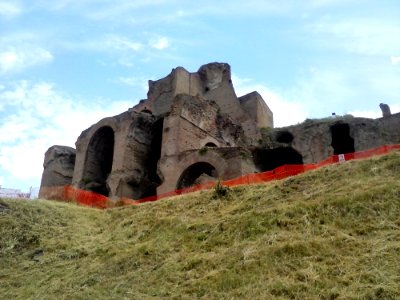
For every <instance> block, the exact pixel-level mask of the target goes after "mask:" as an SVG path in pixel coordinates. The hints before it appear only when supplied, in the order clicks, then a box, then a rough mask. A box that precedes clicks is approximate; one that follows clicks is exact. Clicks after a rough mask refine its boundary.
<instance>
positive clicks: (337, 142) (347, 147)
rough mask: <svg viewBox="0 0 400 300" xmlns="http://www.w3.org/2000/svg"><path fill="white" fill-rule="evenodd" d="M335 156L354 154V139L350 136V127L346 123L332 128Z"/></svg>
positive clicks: (332, 144)
mask: <svg viewBox="0 0 400 300" xmlns="http://www.w3.org/2000/svg"><path fill="white" fill-rule="evenodd" d="M331 134H332V143H331V146H332V148H333V154H335V155H337V154H345V153H353V152H354V151H355V150H354V139H353V138H352V137H351V136H350V126H349V124H346V123H343V124H342V123H341V124H335V125H332V126H331Z"/></svg>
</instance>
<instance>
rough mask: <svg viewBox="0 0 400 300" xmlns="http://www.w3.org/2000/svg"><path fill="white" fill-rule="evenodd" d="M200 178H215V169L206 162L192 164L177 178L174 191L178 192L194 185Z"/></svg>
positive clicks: (216, 175)
mask: <svg viewBox="0 0 400 300" xmlns="http://www.w3.org/2000/svg"><path fill="white" fill-rule="evenodd" d="M202 176H208V177H213V178H217V177H218V173H217V169H216V168H215V167H214V166H213V165H211V164H210V163H207V162H197V163H194V164H192V165H190V166H189V167H187V168H186V169H185V170H184V171H183V173H182V175H181V176H180V177H179V180H178V183H177V185H176V189H178V190H180V189H183V188H187V187H190V186H192V185H195V184H196V180H198V179H200V177H202Z"/></svg>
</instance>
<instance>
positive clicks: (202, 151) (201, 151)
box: [199, 146, 208, 155]
mask: <svg viewBox="0 0 400 300" xmlns="http://www.w3.org/2000/svg"><path fill="white" fill-rule="evenodd" d="M207 151H208V147H207V146H204V147H203V148H201V149H199V154H200V155H205V154H206V153H207Z"/></svg>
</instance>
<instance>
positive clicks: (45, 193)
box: [41, 145, 400, 209]
mask: <svg viewBox="0 0 400 300" xmlns="http://www.w3.org/2000/svg"><path fill="white" fill-rule="evenodd" d="M393 150H400V145H385V146H381V147H378V148H374V149H369V150H366V151H360V152H355V153H347V154H340V155H332V156H331V157H328V158H327V159H325V160H323V161H321V162H319V163H316V164H306V165H284V166H280V167H277V168H276V169H274V170H272V171H267V172H263V173H252V174H246V175H243V176H241V177H238V178H234V179H230V180H225V181H222V182H221V184H222V185H224V186H229V187H232V186H237V185H243V184H255V183H262V182H268V181H271V180H279V179H283V178H287V177H289V176H294V175H297V174H300V173H304V172H308V171H311V170H315V169H317V168H320V167H323V166H327V165H330V164H334V163H338V162H342V161H347V160H352V159H362V158H369V157H372V156H375V155H381V154H385V153H388V152H390V151H393ZM214 186H215V182H207V183H205V184H201V185H195V186H191V187H188V188H184V189H181V190H174V191H171V192H167V193H163V194H159V195H156V196H151V197H147V198H143V199H139V200H132V199H127V198H121V199H120V200H119V201H118V202H114V201H111V200H110V199H109V198H108V197H106V196H103V195H100V194H96V193H94V192H90V191H85V190H81V189H76V188H74V187H72V186H62V187H43V188H42V189H41V196H42V197H44V198H47V199H54V200H61V201H72V202H76V203H78V204H81V205H85V206H90V207H95V208H101V209H105V208H110V207H115V206H118V205H138V204H140V203H145V202H152V201H157V200H160V199H164V198H168V197H172V196H176V195H181V194H187V193H191V192H195V191H200V190H205V189H211V188H213V187H214Z"/></svg>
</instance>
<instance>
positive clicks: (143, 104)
mask: <svg viewBox="0 0 400 300" xmlns="http://www.w3.org/2000/svg"><path fill="white" fill-rule="evenodd" d="M399 128H400V115H399V114H394V115H391V114H390V113H389V114H388V113H387V109H386V110H385V117H383V118H380V119H376V120H372V119H365V118H353V117H351V116H348V117H343V118H328V119H326V120H306V121H305V122H304V123H302V124H299V125H294V126H290V127H286V128H276V129H274V128H273V115H272V112H271V110H270V109H269V108H268V106H267V104H266V103H265V102H264V100H263V99H262V97H261V96H260V95H259V94H258V93H257V92H253V93H250V94H248V95H244V96H242V97H237V96H236V94H235V90H234V88H233V85H232V81H231V71H230V66H229V65H228V64H224V63H211V64H207V65H204V66H202V67H201V68H200V69H199V70H198V71H197V72H195V73H190V72H188V71H186V70H185V69H184V68H181V67H178V68H176V69H173V70H172V72H171V73H170V74H169V75H168V76H167V77H165V78H163V79H160V80H158V81H150V82H149V91H148V94H147V99H145V100H141V101H140V103H139V104H138V105H136V106H134V107H133V108H131V109H129V110H128V111H126V112H123V113H122V114H120V115H117V116H114V117H109V118H105V119H103V120H100V121H99V122H98V123H97V124H94V125H93V126H91V127H90V128H88V129H86V130H85V131H83V132H82V134H81V135H80V136H79V137H78V140H77V142H76V150H75V149H73V148H70V147H64V146H53V147H51V148H50V149H49V150H48V151H47V152H46V155H45V162H44V172H43V176H42V183H41V191H40V195H39V196H40V197H42V198H51V194H49V193H48V192H47V191H49V190H51V189H48V188H51V187H56V186H63V185H70V184H72V185H73V186H74V187H76V188H80V189H84V190H89V191H93V192H96V193H100V194H103V195H106V196H109V197H110V198H116V199H117V198H121V197H127V198H131V199H140V198H144V197H148V196H153V195H157V194H160V193H164V192H169V191H172V190H175V189H181V188H185V187H188V186H191V185H194V184H199V183H203V182H205V181H210V180H215V179H217V178H219V179H221V180H227V179H231V178H235V177H239V176H241V175H244V174H248V173H253V172H261V171H267V170H272V169H274V168H276V167H278V166H280V165H284V164H302V163H312V162H318V161H320V160H323V159H325V158H326V157H328V156H330V155H332V154H341V153H349V152H354V151H360V150H365V149H368V148H372V147H377V146H380V145H383V144H393V143H400V131H399Z"/></svg>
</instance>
